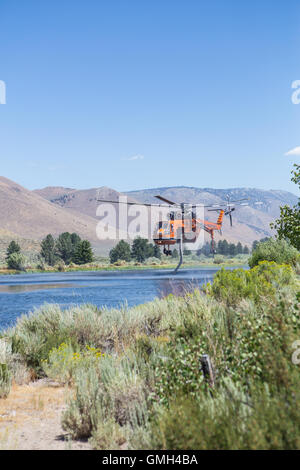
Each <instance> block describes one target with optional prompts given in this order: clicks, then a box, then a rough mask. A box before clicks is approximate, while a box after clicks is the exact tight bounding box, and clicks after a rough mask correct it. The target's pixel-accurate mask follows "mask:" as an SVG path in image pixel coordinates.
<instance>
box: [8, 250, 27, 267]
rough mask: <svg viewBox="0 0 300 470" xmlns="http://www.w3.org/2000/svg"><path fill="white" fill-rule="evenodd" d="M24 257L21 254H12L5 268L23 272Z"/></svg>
mask: <svg viewBox="0 0 300 470" xmlns="http://www.w3.org/2000/svg"><path fill="white" fill-rule="evenodd" d="M25 261H26V260H25V257H24V256H23V255H22V254H21V253H17V252H14V253H12V254H11V255H9V257H8V258H7V266H8V268H9V269H16V270H17V271H23V270H24V269H25Z"/></svg>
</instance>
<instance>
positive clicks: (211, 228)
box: [98, 195, 248, 273]
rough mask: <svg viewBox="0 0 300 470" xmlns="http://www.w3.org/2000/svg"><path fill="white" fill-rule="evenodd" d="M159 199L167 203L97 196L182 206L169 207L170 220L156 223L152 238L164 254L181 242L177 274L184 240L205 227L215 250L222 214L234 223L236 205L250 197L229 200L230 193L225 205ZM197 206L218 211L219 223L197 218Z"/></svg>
mask: <svg viewBox="0 0 300 470" xmlns="http://www.w3.org/2000/svg"><path fill="white" fill-rule="evenodd" d="M155 197H156V198H157V199H159V200H160V201H162V202H164V203H165V204H150V203H138V202H124V201H108V200H105V199H98V201H99V202H106V203H107V202H109V203H112V204H127V205H139V206H141V205H143V206H149V207H152V206H157V207H164V208H168V207H170V208H173V209H176V208H179V209H180V211H179V212H178V211H177V212H175V211H174V210H173V211H172V210H170V212H169V215H168V220H165V221H160V222H158V223H157V225H156V227H155V230H154V234H153V241H154V243H155V244H156V245H158V246H163V247H164V249H163V253H164V254H165V255H166V256H169V255H171V254H172V251H171V250H170V246H172V245H175V244H177V243H178V245H179V256H180V259H179V263H178V266H177V267H176V269H175V271H174V273H176V272H177V271H178V269H179V267H180V266H181V264H182V261H183V249H182V247H183V243H184V244H186V243H195V241H196V240H197V237H198V235H199V233H200V231H201V230H204V231H205V232H207V233H208V234H209V235H210V238H211V252H212V253H213V254H214V253H215V241H214V232H215V230H217V231H219V232H221V229H222V223H223V217H224V215H226V216H229V219H230V225H231V226H232V212H233V211H234V210H235V205H237V204H238V205H248V204H247V203H243V202H242V201H246V200H248V199H247V198H245V199H239V200H235V201H230V196H229V195H228V196H227V202H226V203H224V204H212V205H208V206H204V205H203V204H191V203H185V202H182V203H176V202H173V201H170V200H169V199H166V198H164V197H162V196H159V195H157V196H155ZM197 207H201V208H209V209H208V211H215V212H218V213H219V215H218V219H217V221H216V222H210V221H208V220H203V219H199V218H197V214H196V210H197Z"/></svg>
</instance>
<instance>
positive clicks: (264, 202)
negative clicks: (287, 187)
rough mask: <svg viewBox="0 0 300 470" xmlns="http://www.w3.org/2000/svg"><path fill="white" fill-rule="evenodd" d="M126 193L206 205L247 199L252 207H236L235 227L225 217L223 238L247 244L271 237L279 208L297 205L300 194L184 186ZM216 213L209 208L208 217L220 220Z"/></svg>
mask: <svg viewBox="0 0 300 470" xmlns="http://www.w3.org/2000/svg"><path fill="white" fill-rule="evenodd" d="M126 194H127V195H128V196H130V197H133V198H135V199H138V200H139V201H141V202H145V203H146V202H148V203H152V202H153V203H154V202H157V199H156V198H155V197H154V196H155V195H157V194H159V195H161V196H163V197H165V198H166V199H169V200H171V201H174V202H187V203H193V202H194V203H198V204H199V203H201V204H205V205H208V204H220V203H224V201H226V198H227V195H230V199H231V200H232V201H233V200H239V199H248V201H245V202H247V203H248V206H238V205H237V206H236V211H235V212H234V214H233V219H234V223H233V227H230V224H229V221H228V219H227V218H225V220H224V223H223V229H222V238H226V239H227V240H228V241H232V242H238V241H240V242H241V243H244V244H251V243H252V242H253V241H254V240H258V239H260V238H264V237H266V236H271V235H272V233H273V232H272V230H271V229H270V223H271V222H272V221H274V219H276V218H277V217H278V216H279V214H280V209H279V207H280V206H283V205H285V204H287V205H290V206H293V205H294V204H296V203H297V202H298V197H297V196H295V195H294V194H292V193H289V192H287V191H280V190H262V189H257V188H228V189H213V188H194V187H186V186H181V187H162V188H153V189H146V190H140V191H130V192H127V193H126ZM212 214H214V213H213V212H211V213H209V212H207V211H205V218H207V219H208V220H214V219H216V215H215V214H214V215H212ZM219 238H220V236H219V234H216V239H217V240H218V239H219Z"/></svg>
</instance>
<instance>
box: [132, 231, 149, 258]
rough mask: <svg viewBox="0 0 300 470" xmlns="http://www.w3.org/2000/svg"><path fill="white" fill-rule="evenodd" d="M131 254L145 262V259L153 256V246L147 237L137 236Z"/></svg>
mask: <svg viewBox="0 0 300 470" xmlns="http://www.w3.org/2000/svg"><path fill="white" fill-rule="evenodd" d="M152 253H153V251H152ZM131 256H132V258H133V259H135V260H136V261H138V262H139V263H143V262H144V261H145V259H147V258H149V257H150V256H153V254H151V248H150V247H149V243H148V240H147V239H146V238H141V237H137V238H135V239H134V241H133V244H132V248H131Z"/></svg>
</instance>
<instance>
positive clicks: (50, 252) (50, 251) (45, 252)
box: [41, 233, 56, 266]
mask: <svg viewBox="0 0 300 470" xmlns="http://www.w3.org/2000/svg"><path fill="white" fill-rule="evenodd" d="M41 256H42V258H44V260H45V262H46V263H47V264H48V265H49V266H54V264H55V261H56V256H55V240H54V238H53V236H52V235H51V234H50V233H49V234H48V235H47V236H46V238H44V240H42V242H41Z"/></svg>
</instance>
